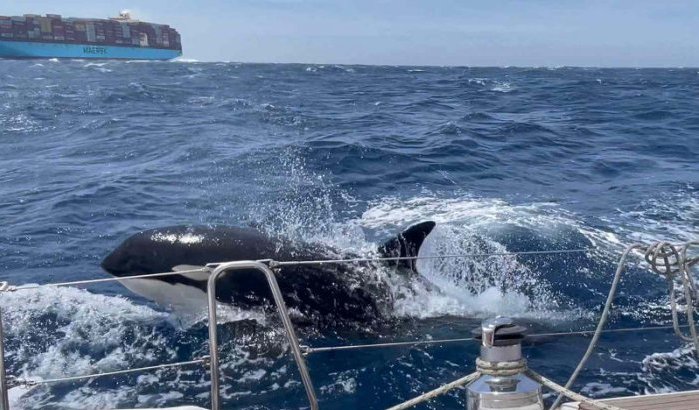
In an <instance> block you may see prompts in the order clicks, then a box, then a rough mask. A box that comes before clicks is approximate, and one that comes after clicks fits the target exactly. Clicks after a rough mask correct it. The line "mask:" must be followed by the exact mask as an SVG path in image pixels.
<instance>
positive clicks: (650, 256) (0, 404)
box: [0, 241, 699, 410]
mask: <svg viewBox="0 0 699 410" xmlns="http://www.w3.org/2000/svg"><path fill="white" fill-rule="evenodd" d="M692 246H699V242H698V241H690V242H687V243H684V244H680V245H672V244H669V243H666V242H661V243H656V244H652V245H642V244H634V245H632V246H629V247H628V248H627V249H626V251H625V252H624V253H623V255H622V257H621V260H620V261H619V264H618V267H617V271H616V274H615V276H614V279H613V281H612V286H611V289H610V292H609V296H608V298H607V302H606V304H605V309H604V310H603V312H602V316H601V318H600V321H599V323H598V326H597V328H596V329H595V330H589V331H575V332H555V333H541V334H534V335H531V336H568V335H592V336H593V337H592V340H591V342H590V345H589V346H588V350H587V352H586V353H585V355H584V356H583V358H582V360H581V361H580V364H579V365H578V367H577V368H576V370H575V372H574V373H573V375H572V376H571V377H570V379H569V380H568V383H566V385H565V386H560V385H557V384H556V383H554V382H553V381H551V380H549V379H546V378H545V377H543V376H541V375H538V374H536V373H534V372H532V371H531V370H529V369H527V368H526V367H522V368H520V369H518V370H521V371H522V372H527V374H528V375H529V376H530V377H532V378H533V379H535V380H536V381H537V382H539V383H540V384H542V385H543V386H545V387H547V388H550V389H552V390H553V391H555V392H557V393H559V395H560V396H559V399H557V400H556V402H555V403H554V405H555V406H557V405H558V404H559V402H560V398H562V397H563V396H566V397H569V398H572V399H574V400H578V401H583V402H585V403H587V404H589V405H591V406H593V407H594V408H599V409H615V407H614V406H610V405H608V404H604V403H598V402H596V401H595V400H591V399H588V398H585V397H583V396H581V395H579V394H577V393H574V392H572V391H571V390H570V387H571V385H572V384H573V382H574V381H575V379H576V377H577V375H578V374H579V372H580V371H581V370H582V368H583V367H584V365H585V363H586V361H587V358H589V356H590V354H591V352H592V350H594V348H595V347H596V345H597V342H598V340H599V337H600V336H601V335H602V334H604V333H621V332H636V331H650V330H668V329H674V331H675V333H677V335H678V336H679V337H680V338H681V339H682V340H685V341H691V342H693V343H694V344H695V349H697V348H699V340H698V337H697V330H696V325H695V323H694V317H693V313H692V311H693V309H692V307H693V305H694V303H695V301H697V295H696V293H695V292H696V291H695V286H694V280H693V278H692V277H691V274H690V269H691V267H692V266H694V265H697V264H699V258H697V257H694V258H691V257H688V256H687V250H688V249H689V248H690V247H692ZM593 251H595V249H594V248H585V249H565V250H542V251H528V252H498V253H478V254H460V255H438V256H423V257H420V256H415V257H388V258H353V259H332V260H314V261H282V262H280V261H275V260H272V259H266V260H258V261H233V262H217V263H211V264H208V265H206V266H205V267H203V268H201V269H192V270H188V271H177V272H162V273H154V274H147V275H138V276H128V277H112V278H102V279H92V280H80V281H72V282H58V283H48V284H41V285H26V286H20V287H15V286H11V285H9V284H8V283H7V282H0V294H1V293H2V292H13V291H26V290H30V289H38V288H45V287H63V286H81V285H90V284H96V283H105V282H123V281H128V280H134V279H147V278H157V277H165V276H174V275H183V274H191V273H209V274H210V276H209V279H208V283H207V290H208V292H207V303H208V317H209V327H208V328H209V340H208V343H209V356H204V357H200V358H195V359H193V360H189V361H180V362H175V363H166V364H159V365H154V366H146V367H138V368H130V369H124V370H117V371H111V372H103V373H93V374H85V375H77V376H67V377H63V378H53V379H39V378H37V379H33V378H31V377H28V378H19V377H16V376H7V375H6V369H5V353H4V347H5V337H4V325H3V321H2V311H1V310H0V410H9V398H8V390H9V388H10V387H11V386H16V385H24V386H26V387H33V386H37V385H42V384H51V383H59V382H65V381H75V380H84V379H92V378H97V377H108V376H117V375H121V374H128V373H135V372H143V371H148V370H156V369H162V368H171V367H181V366H191V365H197V364H200V365H201V364H208V365H209V370H210V378H211V408H212V410H219V409H220V374H219V368H218V364H219V352H218V332H217V324H218V321H217V317H216V305H217V301H216V285H217V281H218V279H219V278H220V277H221V276H223V275H225V274H226V273H227V272H230V271H235V270H240V269H254V270H257V271H259V272H260V274H262V275H264V276H265V278H266V280H267V283H268V285H269V287H270V289H271V291H272V296H273V299H274V303H275V305H276V308H277V311H278V313H279V315H280V318H281V320H282V324H283V326H284V330H285V333H286V336H287V339H288V341H289V345H290V349H291V352H292V355H293V357H294V360H295V362H296V365H297V366H298V368H299V372H300V374H301V379H302V381H303V385H304V388H305V390H306V395H307V398H308V401H309V404H310V408H311V409H312V410H317V409H318V399H317V397H316V394H315V390H314V388H313V383H312V381H311V377H310V373H309V371H308V367H307V365H306V361H305V356H308V355H310V354H315V353H321V352H328V351H339V350H354V349H371V348H390V347H400V346H416V345H436V344H446V343H456V342H465V341H470V340H474V339H473V338H457V339H442V340H417V341H407V342H389V343H376V344H363V345H345V346H329V347H315V348H314V347H308V346H304V345H301V344H300V343H299V340H298V337H297V336H296V333H295V331H294V328H293V325H292V323H291V319H290V317H289V313H288V310H287V308H286V304H285V302H284V299H283V296H282V293H281V290H280V289H279V284H278V283H277V280H276V276H275V274H274V270H275V269H278V268H281V267H283V266H298V265H311V264H314V265H322V264H339V263H354V262H364V261H369V262H377V261H400V260H416V259H438V258H440V259H446V258H475V257H490V256H508V255H512V256H516V255H546V254H549V255H550V254H562V253H584V252H593ZM634 251H641V252H642V254H643V256H644V257H645V260H646V262H647V263H648V264H649V265H650V267H651V268H652V270H653V271H654V272H656V273H659V274H662V275H663V276H665V277H666V278H667V280H668V284H669V292H670V298H671V302H670V303H671V307H672V325H668V326H651V327H635V328H624V329H604V326H605V325H606V321H607V318H608V315H609V310H610V309H611V305H612V301H613V299H614V296H615V295H616V289H617V286H618V284H619V281H620V279H621V275H622V273H623V271H624V269H625V267H626V260H627V258H628V256H629V254H631V253H632V252H634ZM678 278H679V280H680V283H681V285H682V288H683V290H684V299H685V300H684V301H685V303H686V304H687V306H688V308H687V309H686V315H687V324H686V325H680V324H679V319H678V313H677V312H678V308H677V303H676V300H675V299H676V297H675V286H674V283H675V280H676V279H678ZM683 328H689V330H690V334H689V335H685V334H684V333H683V332H682V330H681V329H683ZM698 352H699V350H698ZM480 371H484V372H493V371H494V372H498V371H502V369H494V370H493V369H490V368H479V370H478V371H477V372H476V373H478V372H480ZM507 371H508V372H510V371H512V370H511V369H509V370H507ZM473 380H475V373H474V374H471V375H469V376H466V377H462V378H460V379H458V380H456V381H454V382H451V383H448V384H445V385H443V386H441V387H439V388H437V389H435V390H433V391H431V392H428V393H425V394H423V395H421V396H418V397H416V398H414V399H411V400H408V401H406V402H404V403H401V404H399V405H396V406H394V407H392V408H391V409H395V410H398V409H407V408H409V407H412V406H414V405H416V404H418V403H421V402H424V401H427V400H430V399H432V398H434V397H437V396H439V395H441V394H444V393H446V392H447V391H450V390H452V389H454V388H456V387H460V386H463V385H466V384H468V383H470V382H472V381H473ZM551 408H554V406H552V407H551Z"/></svg>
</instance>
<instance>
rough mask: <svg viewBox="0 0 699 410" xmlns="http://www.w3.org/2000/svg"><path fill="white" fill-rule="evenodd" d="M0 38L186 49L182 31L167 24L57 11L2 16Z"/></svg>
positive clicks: (0, 19) (0, 18)
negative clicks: (67, 14)
mask: <svg viewBox="0 0 699 410" xmlns="http://www.w3.org/2000/svg"><path fill="white" fill-rule="evenodd" d="M0 40H16V41H36V42H44V43H71V44H95V45H114V46H119V45H123V46H129V47H148V48H163V49H168V50H182V44H181V39H180V34H179V33H178V32H177V30H175V29H174V28H172V27H170V26H168V25H165V24H154V23H145V22H140V21H123V20H118V19H109V20H101V19H79V18H62V17H61V16H59V15H56V14H47V15H46V16H45V17H43V16H38V15H35V14H26V15H24V16H15V17H6V16H0Z"/></svg>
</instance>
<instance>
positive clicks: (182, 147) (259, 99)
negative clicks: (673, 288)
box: [0, 61, 699, 409]
mask: <svg viewBox="0 0 699 410" xmlns="http://www.w3.org/2000/svg"><path fill="white" fill-rule="evenodd" d="M698 92H699V71H698V70H697V69H582V68H555V69H554V68H466V67H370V66H336V65H256V64H235V63H196V62H168V63H161V62H158V63H139V62H99V63H94V62H88V61H0V221H2V229H0V272H1V273H0V278H1V279H2V280H6V281H9V282H10V283H11V284H13V285H17V286H20V285H25V284H32V283H38V284H42V283H49V282H56V281H69V280H80V279H91V278H104V277H106V274H105V273H104V272H102V271H101V270H100V268H99V262H100V261H101V259H102V258H103V257H104V256H106V255H107V254H108V253H109V252H110V251H111V250H112V249H113V248H114V247H116V246H117V245H118V244H119V243H120V242H121V241H122V240H124V239H125V238H126V237H128V236H129V235H131V234H133V233H136V232H137V231H139V230H142V229H147V228H156V227H161V226H168V225H173V224H224V225H234V226H248V225H254V226H257V227H258V228H259V229H261V230H263V231H265V232H267V233H269V234H274V235H282V236H283V237H285V238H287V240H289V241H294V242H309V243H321V244H323V245H326V246H331V247H334V248H337V249H342V250H347V251H350V252H353V253H359V254H366V255H371V254H372V251H373V250H374V249H375V247H376V244H378V243H380V242H381V241H382V239H385V238H387V237H389V236H390V235H392V234H395V233H396V232H397V231H399V230H400V229H401V228H403V227H406V226H408V225H409V224H411V223H414V222H419V221H423V220H434V221H436V222H437V223H438V225H437V228H436V230H435V231H434V232H433V233H432V234H431V235H430V236H429V237H428V238H427V240H426V243H425V245H424V247H423V249H422V250H421V255H427V256H432V255H439V254H448V253H487V252H516V251H533V250H552V249H570V248H590V249H592V250H591V251H589V252H586V253H581V254H559V255H530V256H516V257H513V256H491V257H487V258H474V259H471V260H453V259H449V260H446V259H445V260H434V259H429V260H422V261H420V262H419V266H418V268H419V271H420V272H421V274H422V276H423V279H424V281H416V283H409V284H401V285H396V286H397V287H396V288H395V289H396V292H399V293H400V295H401V297H400V298H399V299H398V301H397V303H396V304H395V306H394V307H393V308H392V311H391V312H389V313H388V314H387V316H386V317H385V318H382V321H381V324H380V325H377V326H373V327H371V328H367V329H360V330H357V329H354V330H347V329H341V328H338V329H333V328H323V329H318V328H315V327H314V326H312V325H310V326H309V325H303V324H299V326H298V333H299V335H300V337H301V339H302V342H303V343H304V344H307V345H311V346H333V345H344V344H357V343H378V342H388V341H399V340H424V339H441V338H459V337H469V336H470V330H471V329H472V328H474V327H476V326H478V324H479V323H480V321H481V320H483V319H484V318H488V317H492V316H494V315H497V314H506V315H510V316H512V317H514V318H515V319H516V320H517V321H518V322H520V323H522V324H525V325H527V326H529V327H531V329H532V332H535V333H539V332H565V331H571V330H581V329H591V328H593V327H594V325H595V323H596V318H597V316H598V315H599V312H600V310H601V305H602V304H603V302H604V299H605V297H606V293H607V290H608V286H609V283H610V281H611V278H612V275H613V273H614V269H615V265H616V262H617V259H618V257H619V256H620V253H621V251H622V250H623V249H624V246H625V245H627V244H630V243H632V242H634V241H657V240H670V241H674V242H679V241H686V240H690V239H698V238H699V161H698V159H699V99H698V98H697V95H699V94H698ZM638 259H639V258H637V257H634V259H633V260H634V261H638ZM424 283H431V284H432V286H425V285H424ZM406 289H407V290H408V291H406ZM0 307H2V310H3V319H4V322H5V331H6V338H7V339H6V344H7V346H6V355H7V364H8V373H9V374H11V375H16V376H20V377H34V378H44V379H47V378H53V377H61V376H66V375H76V374H84V373H94V372H105V371H112V370H118V369H124V368H130V367H137V366H149V365H154V364H158V363H163V362H174V361H179V360H190V359H191V358H196V357H200V356H202V355H204V354H206V352H207V345H206V341H207V328H206V322H205V321H204V320H203V312H202V317H200V318H194V319H193V320H192V319H191V318H190V319H188V320H184V319H183V318H182V317H179V316H178V314H176V313H173V312H168V311H167V310H165V309H163V308H162V307H160V306H157V305H155V304H153V303H151V302H149V301H148V300H145V299H143V298H141V297H139V296H137V295H135V294H132V293H131V292H129V291H128V290H126V289H125V288H123V287H122V286H121V285H118V284H115V283H109V284H99V285H94V286H90V287H87V288H80V289H78V288H60V289H39V290H31V291H29V290H28V291H24V292H14V293H5V294H2V295H0ZM669 314H670V311H669V303H668V296H667V294H666V287H665V283H664V280H663V279H662V278H659V277H657V276H656V275H654V274H652V273H651V272H650V271H648V270H647V269H645V268H644V267H642V266H638V265H637V264H632V265H629V271H628V275H627V277H626V279H625V280H624V281H623V282H622V287H621V292H620V295H619V297H618V301H617V303H616V304H615V309H614V311H613V315H612V318H611V322H610V324H609V326H610V327H614V328H621V327H631V326H633V327H635V326H657V325H664V324H667V323H669V318H670V315H669ZM222 321H223V322H225V323H223V324H221V325H219V326H220V327H219V331H220V335H221V341H222V346H221V352H222V353H221V354H222V373H223V389H222V396H223V400H224V406H225V408H230V409H264V408H270V409H272V408H288V409H294V408H303V407H304V406H305V405H306V403H305V395H304V393H303V387H302V385H301V383H300V379H299V378H298V373H297V371H296V369H295V366H294V364H293V361H292V360H291V359H290V355H289V350H288V346H287V345H286V343H285V341H284V337H283V334H282V333H281V331H280V327H279V323H278V321H276V319H275V318H274V317H266V316H265V315H264V314H263V313H262V312H258V311H240V310H235V309H229V310H226V311H225V312H222ZM588 340H589V339H587V338H585V337H580V336H569V337H557V338H547V339H537V340H536V342H533V343H529V344H527V346H526V347H525V353H526V355H527V357H528V359H529V363H530V365H531V367H532V368H534V369H536V370H537V371H539V372H541V373H543V374H545V375H547V376H548V377H551V378H553V379H554V380H557V381H559V382H564V381H565V380H566V379H567V377H568V376H569V375H570V373H571V371H572V369H573V368H574V367H575V365H576V364H577V361H578V359H579V357H580V356H581V355H582V353H583V351H584V349H585V347H586V346H587V343H588ZM477 352H478V346H477V345H476V344H475V343H473V342H464V343H452V344H445V345H437V346H419V347H401V348H390V349H371V350H363V351H349V352H332V353H317V354H315V355H312V356H310V357H309V359H308V363H309V367H310V370H311V374H312V376H313V380H314V383H315V386H316V389H317V392H318V395H319V399H320V404H321V407H322V408H326V409H344V408H357V407H362V408H366V409H380V408H385V407H387V406H389V405H392V404H396V403H398V402H401V401H403V400H405V399H408V398H411V397H413V396H415V395H417V394H419V393H421V392H424V391H426V390H429V389H431V388H434V387H437V386H439V385H440V384H442V383H445V382H448V381H451V380H453V379H455V378H457V377H461V376H463V375H465V374H467V373H470V372H471V371H473V369H474V360H475V357H476V355H477ZM698 372H699V365H698V364H697V360H696V359H695V358H694V357H693V355H692V354H691V349H690V348H689V346H688V345H687V344H685V343H682V342H680V341H679V340H678V339H677V338H676V337H674V335H673V334H672V333H671V332H669V331H653V332H644V333H631V334H614V335H606V336H604V337H603V338H602V342H601V345H600V347H599V349H598V351H597V354H595V355H594V356H593V358H592V360H591V361H590V363H589V365H588V368H587V370H585V371H584V372H583V373H582V375H581V377H580V379H579V381H578V382H577V383H576V386H575V387H576V389H578V390H582V392H583V393H585V394H588V395H591V396H593V397H604V396H608V395H631V394H639V393H650V392H667V391H677V390H685V389H691V388H697V387H699V386H698V385H699V378H697V373H698ZM208 380H209V379H208V373H207V371H206V369H204V368H202V367H197V366H193V367H187V368H182V369H176V370H173V369H165V370H158V371H150V372H144V373H142V374H132V375H127V376H120V377H115V378H105V379H94V380H82V381H75V382H66V383H59V384H55V385H51V386H42V387H38V388H36V389H34V390H32V391H30V392H28V393H26V394H25V395H24V396H22V397H21V398H19V399H17V400H16V405H17V407H18V408H21V409H76V408H114V407H122V408H124V407H153V406H165V405H169V406H175V405H180V404H185V403H192V404H198V405H201V406H204V407H205V406H207V405H208V403H209V399H210V397H209V384H208ZM463 407H464V392H463V391H455V392H452V393H450V394H448V395H446V396H444V397H442V398H439V399H437V400H434V401H432V402H430V403H429V404H428V405H425V406H423V407H422V408H431V409H451V408H463Z"/></svg>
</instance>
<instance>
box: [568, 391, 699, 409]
mask: <svg viewBox="0 0 699 410" xmlns="http://www.w3.org/2000/svg"><path fill="white" fill-rule="evenodd" d="M600 401H601V402H602V403H607V404H613V405H614V406H617V407H621V408H622V409H626V410H697V409H699V390H692V391H687V392H678V393H665V394H649V395H647V396H631V397H617V398H613V399H604V400H600ZM560 410H593V408H592V407H590V406H588V405H585V404H579V403H565V404H563V405H562V406H561V407H560Z"/></svg>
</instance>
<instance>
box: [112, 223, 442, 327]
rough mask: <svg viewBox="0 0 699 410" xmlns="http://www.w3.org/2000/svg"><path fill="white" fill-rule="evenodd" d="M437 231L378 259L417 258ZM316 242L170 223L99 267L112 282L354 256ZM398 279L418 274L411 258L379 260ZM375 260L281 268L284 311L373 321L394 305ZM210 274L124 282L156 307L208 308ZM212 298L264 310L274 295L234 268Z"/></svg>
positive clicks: (384, 248) (420, 233)
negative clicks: (218, 266) (214, 267)
mask: <svg viewBox="0 0 699 410" xmlns="http://www.w3.org/2000/svg"><path fill="white" fill-rule="evenodd" d="M434 227H435V223H434V222H432V221H427V222H422V223H419V224H416V225H413V226H411V227H409V228H408V229H406V230H405V231H403V232H402V233H400V234H399V235H397V236H396V237H394V238H391V239H389V240H388V241H386V242H385V243H384V244H382V245H380V246H379V247H378V249H377V254H378V256H381V257H412V256H417V255H418V252H419V251H420V246H421V245H422V243H423V241H424V240H425V238H426V237H427V236H428V235H429V234H430V232H431V231H432V230H433V228H434ZM355 256H356V255H350V254H347V253H343V252H341V251H338V250H337V249H332V248H328V247H325V246H321V245H317V244H306V243H293V242H290V241H287V240H284V239H283V238H272V237H269V236H267V235H265V234H263V233H262V232H260V231H258V230H256V229H253V228H239V227H223V226H214V227H208V226H173V227H166V228H158V229H151V230H146V231H142V232H139V233H137V234H135V235H133V236H131V237H130V238H128V239H126V240H125V241H124V242H123V243H122V244H121V245H120V246H119V247H118V248H116V249H115V250H114V251H113V252H112V253H111V254H109V255H108V256H107V257H106V258H105V259H104V261H102V268H103V269H104V270H105V271H107V272H109V273H110V274H112V275H114V276H117V277H127V276H135V275H144V274H149V273H159V272H169V271H183V272H184V271H188V270H192V269H196V268H198V267H202V266H204V265H206V264H207V263H212V262H228V261H239V260H262V259H274V260H277V261H294V260H296V261H298V260H320V259H328V258H337V257H343V258H351V257H355ZM381 265H383V266H386V265H388V266H392V267H393V268H395V269H394V271H395V272H398V273H399V274H412V273H414V272H415V263H414V261H413V260H399V261H389V262H383V263H382V264H381ZM379 267H380V265H379V264H376V263H350V264H348V263H341V264H323V265H297V266H283V267H281V268H279V270H277V271H276V273H275V274H276V277H277V281H278V283H279V287H280V289H281V291H282V294H283V296H284V299H285V302H286V304H287V306H288V307H289V308H290V309H292V310H295V311H296V312H298V313H300V314H301V317H304V318H307V319H310V320H313V321H314V322H319V323H326V324H333V325H342V324H343V322H346V321H351V322H360V323H361V322H370V321H373V320H375V319H376V318H378V317H381V316H382V314H384V313H385V312H386V311H387V310H388V309H390V306H391V304H392V297H391V293H390V291H389V288H388V284H387V283H386V282H385V281H382V280H381V279H379V276H378V275H377V270H378V268H379ZM208 275H209V272H196V273H191V272H189V273H186V272H185V273H183V274H182V275H172V276H164V277H157V278H150V279H134V280H128V281H123V282H122V283H123V284H124V285H125V286H126V287H127V288H129V289H130V290H132V291H133V292H135V293H137V294H140V295H142V296H144V297H146V298H148V299H151V300H153V301H154V302H156V303H159V304H161V305H164V306H166V307H170V308H173V309H174V310H185V311H191V310H192V309H202V308H203V307H205V306H206V298H205V293H206V285H207V279H208ZM216 298H217V300H218V301H219V302H222V303H227V304H232V305H235V306H238V307H241V308H250V307H255V306H267V305H269V304H270V303H271V300H272V299H271V292H270V290H269V287H268V285H267V281H266V279H265V277H264V275H262V274H261V273H260V272H258V271H231V272H229V273H227V274H226V275H224V276H223V277H221V279H220V281H219V284H218V287H217V295H216Z"/></svg>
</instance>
